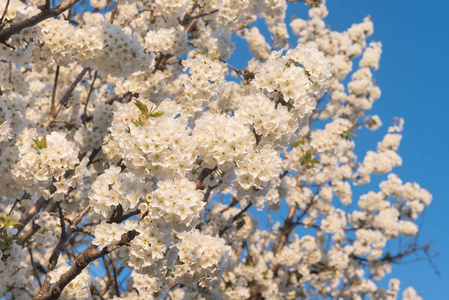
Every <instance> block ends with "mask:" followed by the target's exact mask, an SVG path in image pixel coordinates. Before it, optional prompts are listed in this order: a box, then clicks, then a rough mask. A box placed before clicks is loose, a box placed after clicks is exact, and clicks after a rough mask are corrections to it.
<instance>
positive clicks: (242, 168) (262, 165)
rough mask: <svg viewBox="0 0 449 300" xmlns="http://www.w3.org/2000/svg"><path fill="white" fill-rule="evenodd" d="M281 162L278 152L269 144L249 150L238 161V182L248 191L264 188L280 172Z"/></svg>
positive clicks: (236, 171) (236, 172)
mask: <svg viewBox="0 0 449 300" xmlns="http://www.w3.org/2000/svg"><path fill="white" fill-rule="evenodd" d="M280 164H281V158H280V157H279V154H278V152H277V151H276V150H274V149H273V148H272V147H270V146H268V145H265V146H263V147H260V148H258V149H256V151H254V150H252V151H249V152H248V153H247V154H246V155H245V157H243V159H242V160H240V161H237V168H236V170H235V174H236V175H237V182H238V184H239V186H240V187H241V188H243V189H244V190H246V191H247V190H249V189H255V190H263V189H264V188H265V187H266V186H267V185H268V184H269V183H270V182H271V180H272V179H273V178H274V177H276V176H277V175H278V174H279V171H280V168H279V167H280Z"/></svg>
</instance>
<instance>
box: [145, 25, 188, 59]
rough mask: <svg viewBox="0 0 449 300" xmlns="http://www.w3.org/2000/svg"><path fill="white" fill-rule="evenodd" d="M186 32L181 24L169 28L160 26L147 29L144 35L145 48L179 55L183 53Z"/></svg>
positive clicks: (185, 46)
mask: <svg viewBox="0 0 449 300" xmlns="http://www.w3.org/2000/svg"><path fill="white" fill-rule="evenodd" d="M187 42H188V40H187V33H186V32H185V30H184V27H182V26H181V25H179V26H177V27H171V28H161V29H159V30H157V31H153V30H150V31H148V33H147V35H146V37H145V49H146V50H148V51H149V52H150V51H159V52H161V53H164V54H172V55H175V56H177V55H181V54H182V53H185V52H186V51H187V50H188V49H189V46H188V45H187Z"/></svg>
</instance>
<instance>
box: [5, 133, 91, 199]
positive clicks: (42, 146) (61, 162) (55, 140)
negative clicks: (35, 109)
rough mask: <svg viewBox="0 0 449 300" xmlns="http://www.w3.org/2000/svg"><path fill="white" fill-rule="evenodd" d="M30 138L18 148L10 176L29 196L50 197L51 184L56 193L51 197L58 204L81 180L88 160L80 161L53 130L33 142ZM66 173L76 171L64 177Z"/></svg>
mask: <svg viewBox="0 0 449 300" xmlns="http://www.w3.org/2000/svg"><path fill="white" fill-rule="evenodd" d="M30 133H31V132H30ZM34 133H35V134H36V131H34ZM30 135H31V134H29V136H28V140H27V141H26V145H24V146H23V147H21V148H20V154H19V158H18V161H17V163H16V164H15V165H14V170H13V174H14V176H15V178H16V180H17V181H18V182H19V183H20V184H21V185H22V186H23V187H24V190H26V191H27V192H28V193H30V194H34V193H38V194H40V195H41V196H43V197H45V198H46V199H48V198H49V197H50V194H51V191H50V187H51V185H52V184H53V185H54V186H55V187H56V188H57V191H56V192H54V193H53V194H52V197H53V198H54V199H55V200H56V201H60V200H62V198H63V197H64V195H65V194H66V193H67V191H68V189H69V188H70V187H74V186H75V185H76V184H77V183H79V182H80V181H81V180H82V176H83V173H84V171H85V166H86V165H87V160H83V161H82V162H80V161H79V159H78V149H77V148H76V147H75V144H74V143H73V142H71V141H69V140H67V138H66V136H65V134H64V133H60V132H57V131H53V132H52V133H51V134H49V135H45V136H43V137H38V136H35V137H34V139H33V137H32V136H30ZM69 170H75V175H74V176H72V177H69V178H66V172H67V171H69Z"/></svg>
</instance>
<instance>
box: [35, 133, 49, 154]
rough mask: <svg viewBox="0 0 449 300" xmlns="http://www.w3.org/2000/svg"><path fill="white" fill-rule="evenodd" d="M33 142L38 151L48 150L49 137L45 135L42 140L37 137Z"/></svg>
mask: <svg viewBox="0 0 449 300" xmlns="http://www.w3.org/2000/svg"><path fill="white" fill-rule="evenodd" d="M32 140H33V142H34V144H36V147H37V149H38V150H42V149H45V148H47V135H44V137H43V138H42V139H40V140H39V139H38V138H37V137H36V138H35V139H32Z"/></svg>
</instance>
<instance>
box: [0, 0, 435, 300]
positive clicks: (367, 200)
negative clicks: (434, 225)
mask: <svg viewBox="0 0 449 300" xmlns="http://www.w3.org/2000/svg"><path fill="white" fill-rule="evenodd" d="M287 2H289V3H287ZM287 2H285V1H284V2H283V1H278V2H276V1H271V2H270V1H268V2H267V1H265V2H263V3H262V2H258V1H239V2H238V5H236V4H235V3H232V5H231V3H230V2H227V1H222V2H214V1H209V2H207V1H190V0H181V1H175V2H173V1H152V2H151V1H150V2H148V3H147V2H142V1H137V2H133V3H130V2H121V1H115V2H113V3H110V2H109V3H108V2H107V1H103V0H92V1H91V2H90V5H91V6H92V8H89V9H87V10H79V9H72V10H71V12H70V14H69V15H68V16H67V17H65V18H64V17H62V15H61V14H62V12H63V11H66V10H68V9H70V8H72V7H74V5H75V4H76V3H77V1H66V2H63V3H61V4H59V5H58V6H56V7H54V8H51V7H50V2H49V1H47V0H45V1H44V0H42V1H34V2H27V3H26V5H25V4H24V3H22V2H20V1H18V0H9V1H8V0H7V1H6V3H5V5H3V4H2V5H0V6H1V7H2V9H3V8H5V9H4V10H2V15H1V16H2V17H1V19H2V22H1V24H2V25H1V26H2V28H1V31H0V42H2V43H3V44H4V46H2V47H0V57H1V62H0V68H1V72H0V91H1V95H0V172H2V176H1V179H0V190H1V193H0V208H1V210H0V211H3V212H5V213H0V290H1V291H4V294H0V297H1V296H4V297H7V298H19V296H20V297H23V295H24V291H27V292H28V296H29V298H32V297H34V299H58V298H63V297H69V298H74V299H75V298H76V299H91V298H92V299H108V298H120V299H132V298H136V297H140V298H145V299H163V298H170V299H173V300H174V299H183V298H185V297H186V295H188V296H189V297H194V298H213V297H219V298H223V299H278V298H279V299H285V298H292V297H293V298H295V297H296V298H319V297H328V298H345V299H346V298H348V299H349V298H351V299H352V298H358V297H370V298H376V299H377V298H379V299H383V298H386V297H387V295H388V297H393V296H394V297H396V296H397V295H398V293H399V287H398V281H397V280H396V279H392V280H391V281H390V284H389V286H388V287H384V286H382V284H379V283H376V282H374V281H380V280H381V279H382V278H384V277H385V276H386V274H387V273H389V272H390V271H391V269H392V265H393V264H396V263H401V262H404V261H405V260H406V259H407V257H409V256H410V255H412V254H422V253H424V254H428V255H429V256H425V257H427V258H428V259H429V261H430V262H431V264H432V260H431V259H432V258H433V256H432V255H431V254H432V252H431V248H430V244H424V245H421V244H420V243H418V242H417V236H418V232H419V229H420V228H419V227H418V226H417V225H416V224H415V223H416V222H417V220H419V219H420V218H421V215H422V213H423V211H424V209H425V207H427V206H428V205H429V204H430V202H431V199H432V197H431V195H430V193H429V192H428V191H426V190H425V189H423V188H421V187H420V186H419V185H418V184H416V183H407V182H405V183H404V182H402V180H401V179H400V178H399V177H398V176H397V175H395V174H394V173H392V172H393V169H394V168H396V167H398V166H400V165H401V163H402V159H401V157H400V156H399V155H398V153H397V150H398V147H399V144H400V141H401V137H402V134H401V133H402V130H403V122H402V121H401V120H400V119H397V120H396V121H395V122H394V123H393V124H392V125H391V126H390V127H389V128H388V130H387V131H388V132H387V133H386V134H385V136H384V138H383V139H382V140H381V141H380V142H379V143H378V145H377V148H376V149H375V150H373V151H368V152H367V153H366V154H362V155H360V154H359V153H356V151H355V145H356V143H358V142H359V141H358V138H357V136H358V135H359V134H363V133H364V131H363V130H361V129H362V128H364V127H365V128H366V129H368V130H377V129H378V128H379V127H380V126H381V125H382V121H381V119H380V117H379V116H370V115H367V114H368V112H369V109H370V108H371V107H372V106H373V105H374V103H375V101H376V100H377V99H379V97H380V94H381V91H380V88H379V87H378V86H377V85H376V83H375V81H374V79H373V73H374V71H376V70H377V69H378V67H379V60H380V55H381V52H382V45H381V44H380V43H379V42H374V41H371V42H370V36H371V35H372V33H373V23H372V21H371V19H370V18H365V19H364V20H363V22H361V23H359V24H354V25H352V26H351V27H350V28H348V29H347V30H345V31H343V32H336V31H331V29H330V27H328V26H326V24H325V21H324V18H325V17H326V16H327V14H328V11H327V8H326V6H325V3H324V1H287ZM299 2H303V3H305V4H306V6H295V7H294V8H297V9H308V10H309V19H299V18H295V19H293V20H292V21H291V23H290V24H286V23H285V16H286V11H287V9H292V8H293V6H289V4H290V3H299ZM106 11H107V13H108V14H109V15H108V16H107V17H106V15H105V14H104V12H106ZM256 18H258V19H259V20H262V22H257V23H255V20H256ZM263 21H265V27H266V30H259V27H260V26H259V25H260V24H261V23H263ZM288 25H289V26H290V28H291V31H289V30H287V26H288ZM261 32H269V34H268V35H269V38H270V39H271V42H270V43H269V42H267V36H266V35H264V34H262V33H261ZM291 33H293V34H294V35H295V36H296V37H297V39H298V42H297V43H295V42H294V41H293V40H292V39H291V38H290V37H289V36H290V35H291ZM238 38H240V39H243V40H245V41H246V43H247V45H248V50H249V52H250V53H251V54H252V56H253V57H252V59H251V60H250V61H248V62H247V64H246V65H242V66H240V65H239V64H235V63H232V64H231V63H230V58H231V56H232V55H233V53H234V52H235V47H236V46H237V44H235V39H238ZM268 41H270V40H269V39H268ZM237 51H240V49H237ZM238 54H240V52H239V53H238ZM234 55H235V53H234ZM356 62H357V63H358V65H356ZM86 73H88V75H89V78H87V79H85V77H86ZM230 73H232V74H231V75H237V76H236V78H234V79H230V77H229V75H230ZM358 156H359V157H360V158H358ZM373 176H383V177H382V180H381V181H380V184H379V188H378V189H376V188H375V187H372V186H370V188H371V187H372V188H371V190H370V191H369V192H367V193H365V194H363V195H362V196H360V197H359V198H356V197H354V196H353V195H354V194H355V193H354V192H355V191H356V189H357V186H358V185H366V184H369V183H370V181H371V178H372V177H373ZM256 210H258V211H259V212H257V213H256ZM256 216H257V217H256ZM265 218H266V219H267V222H266V223H265V222H264V219H265ZM404 239H406V240H409V239H410V240H411V241H412V244H411V246H407V247H406V248H401V247H398V249H399V250H398V252H397V253H396V254H394V255H391V254H389V253H388V251H387V250H386V249H388V247H389V245H391V244H393V243H398V244H399V246H401V245H402V244H403V241H404ZM404 245H407V244H404ZM94 266H98V267H99V269H101V270H104V272H103V274H98V272H97V269H93V267H94ZM125 277H126V278H125ZM123 278H125V279H123ZM122 280H123V281H125V280H126V285H125V284H123V285H122V284H121V281H122ZM125 286H126V287H125ZM392 295H393V296H392ZM404 295H405V296H404V297H405V298H406V299H414V297H415V296H416V295H417V293H416V291H415V290H414V289H413V288H412V287H409V288H407V289H406V290H405V291H404ZM28 296H26V297H28ZM407 297H408V298H407ZM415 298H416V297H415Z"/></svg>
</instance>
